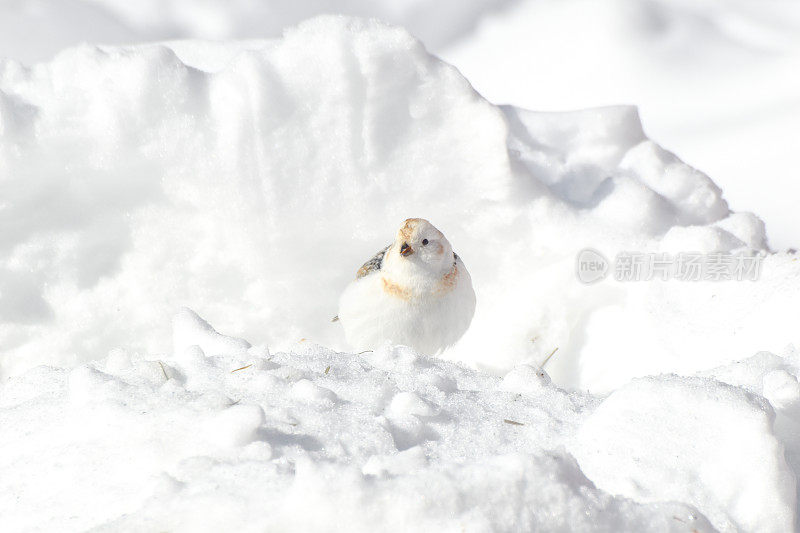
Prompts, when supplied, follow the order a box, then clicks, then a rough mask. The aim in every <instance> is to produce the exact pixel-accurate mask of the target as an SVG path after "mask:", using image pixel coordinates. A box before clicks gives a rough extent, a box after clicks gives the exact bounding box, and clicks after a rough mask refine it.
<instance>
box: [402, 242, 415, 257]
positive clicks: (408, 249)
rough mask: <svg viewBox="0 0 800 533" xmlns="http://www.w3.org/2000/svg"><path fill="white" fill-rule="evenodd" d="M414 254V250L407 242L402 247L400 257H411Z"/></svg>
mask: <svg viewBox="0 0 800 533" xmlns="http://www.w3.org/2000/svg"><path fill="white" fill-rule="evenodd" d="M413 253H414V249H413V248H412V247H410V246H409V245H408V243H407V242H404V243H403V246H401V247H400V255H402V256H403V257H406V256H409V255H411V254H413Z"/></svg>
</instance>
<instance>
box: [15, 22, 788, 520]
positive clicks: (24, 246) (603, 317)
mask: <svg viewBox="0 0 800 533" xmlns="http://www.w3.org/2000/svg"><path fill="white" fill-rule="evenodd" d="M411 216H420V217H425V218H428V219H429V220H431V221H432V222H433V223H434V224H435V225H436V226H437V227H439V228H440V229H441V230H442V231H443V232H444V233H445V234H446V235H447V236H448V239H449V240H450V241H451V242H452V243H453V246H454V248H455V249H456V250H457V252H458V254H459V255H460V256H461V257H462V258H463V259H464V262H465V263H466V264H468V265H469V269H470V273H471V275H472V278H473V284H474V286H475V289H476V293H477V299H478V307H477V311H476V315H475V319H474V320H473V324H472V326H471V327H470V330H469V331H468V332H467V334H466V335H465V337H464V338H463V339H462V341H461V342H460V343H459V344H457V345H456V346H455V347H453V348H452V349H451V350H449V351H448V352H445V353H444V354H442V357H443V358H444V359H450V360H452V361H455V362H447V361H446V360H444V359H431V358H427V357H425V356H422V355H420V354H416V353H413V352H412V351H410V350H408V349H405V348H402V347H389V346H386V347H383V348H381V349H378V350H376V351H375V352H369V353H363V354H351V353H348V352H347V347H346V346H345V344H344V341H343V338H342V333H341V330H340V329H339V325H338V324H335V323H331V322H330V318H331V317H332V316H333V315H334V314H335V312H336V308H337V299H338V297H339V294H340V293H341V291H342V289H343V288H344V286H345V285H346V284H347V283H348V282H349V281H350V280H351V279H352V277H353V276H354V274H355V270H356V269H357V268H358V266H360V265H361V264H362V263H363V261H364V260H366V259H367V258H368V257H369V256H370V255H371V254H372V253H374V252H375V251H376V250H378V249H380V248H382V247H383V246H385V245H386V244H387V243H388V241H389V240H391V236H392V235H393V233H394V230H395V229H396V226H397V224H398V223H399V222H400V221H402V220H403V219H405V218H408V217H411ZM0 228H2V232H0V377H2V379H3V384H2V385H0V406H2V410H0V426H1V427H4V428H8V430H7V431H4V432H3V433H2V435H0V439H2V449H3V450H5V452H4V453H3V454H0V455H2V458H1V459H0V461H2V463H0V464H1V465H2V466H0V468H2V474H1V475H0V479H2V481H0V484H2V486H3V489H2V491H0V515H2V516H4V517H5V516H8V517H11V518H10V520H11V521H12V522H11V523H12V524H14V525H16V526H18V527H19V528H20V529H35V528H37V527H38V528H47V527H48V526H50V527H53V526H55V525H61V524H67V525H68V527H70V528H71V529H74V530H82V529H86V528H90V527H100V528H107V529H113V530H118V529H128V530H134V529H141V528H145V529H146V528H166V529H185V530H196V529H198V528H200V529H209V530H213V529H215V528H216V529H219V527H222V526H223V525H224V526H225V527H226V528H230V527H237V528H239V529H253V530H263V529H265V528H266V529H288V528H290V527H305V528H308V529H329V528H330V526H331V524H338V525H341V526H342V527H345V525H346V526H347V528H348V529H355V530H358V529H359V528H360V529H362V530H371V529H374V528H376V527H380V528H381V529H395V530H405V529H408V528H416V529H419V530H431V529H443V530H461V529H462V528H464V529H466V530H489V529H500V530H516V529H535V530H566V529H569V530H573V531H579V530H594V529H598V528H599V529H607V530H631V531H635V530H644V529H657V530H675V531H691V530H698V531H708V530H712V529H718V530H723V531H732V530H737V529H738V530H745V531H755V530H758V531H786V530H791V529H793V528H794V521H795V509H796V489H795V476H794V472H796V471H798V470H797V469H798V468H799V467H800V448H798V445H797V442H798V441H797V439H796V438H793V436H794V435H796V434H797V431H798V430H800V415H798V413H799V412H800V411H798V405H800V386H799V385H798V381H797V377H798V374H799V373H800V371H799V370H798V364H800V363H799V362H798V354H797V352H796V350H795V349H794V348H793V347H792V345H794V346H797V345H800V342H798V341H799V339H798V337H800V330H798V328H797V323H798V312H797V301H798V297H800V262H798V258H797V256H796V255H793V254H788V253H783V254H775V253H770V250H769V248H768V245H767V239H766V234H765V230H764V227H763V224H762V223H761V222H760V221H759V220H758V218H757V217H755V216H753V215H750V214H747V213H734V212H731V211H730V210H729V209H728V206H727V204H726V203H725V201H724V200H723V199H722V196H721V191H720V190H719V188H718V187H717V186H716V185H715V184H714V183H713V182H712V181H711V180H710V179H709V178H708V177H707V176H705V175H703V174H702V173H700V172H698V171H697V170H695V169H693V168H691V167H690V166H688V165H686V164H685V163H683V162H682V161H680V160H679V159H677V158H676V157H675V156H674V155H672V154H670V153H669V152H667V151H666V150H664V149H663V148H661V147H659V146H658V145H656V144H655V143H653V142H652V141H650V140H648V139H647V137H646V136H645V134H644V133H643V130H642V127H641V124H640V122H639V120H638V116H637V113H636V110H635V109H634V108H630V107H613V108H603V109H593V110H586V111H575V112H569V113H536V112H531V111H525V110H522V109H518V108H513V107H502V108H501V107H497V106H494V105H492V104H490V103H489V102H487V101H486V100H484V99H483V98H482V97H481V96H480V95H478V94H477V93H476V92H475V91H474V90H472V88H471V87H470V85H469V83H468V82H467V80H465V79H464V78H463V77H462V76H461V75H460V74H459V73H458V71H456V70H455V69H454V68H453V67H451V66H449V65H447V64H446V63H444V62H442V61H440V60H438V59H437V58H435V57H433V56H431V55H429V54H428V53H427V52H426V51H425V49H424V48H423V46H422V45H421V44H420V43H419V42H418V41H416V40H415V39H413V38H412V37H411V36H410V35H409V34H408V33H406V32H405V31H404V30H402V29H399V28H392V27H387V26H384V25H382V24H379V23H377V22H367V21H361V20H352V19H346V18H335V17H324V18H320V19H314V20H312V21H309V22H306V23H304V24H302V25H300V26H299V27H297V28H295V29H293V30H290V31H288V32H287V33H286V34H285V36H284V37H283V38H282V39H280V40H274V41H257V42H247V43H242V42H240V43H208V42H191V41H187V42H175V43H167V44H162V45H146V46H145V45H143V46H137V47H131V48H110V47H106V48H96V47H90V46H82V47H78V48H74V49H69V50H66V51H64V52H62V53H60V54H59V55H58V56H57V57H56V58H55V59H54V60H53V61H51V62H49V63H43V64H38V65H35V66H33V67H30V68H28V67H24V66H23V65H21V64H19V63H16V62H14V61H2V62H0ZM586 247H591V248H593V249H595V250H598V251H600V252H601V253H603V254H604V255H605V256H607V257H612V258H613V257H614V256H615V255H616V254H617V253H618V252H620V251H626V250H627V251H640V252H656V251H657V252H670V253H677V252H680V251H687V252H688V251H691V252H702V253H727V252H743V253H749V254H758V255H759V256H762V257H763V261H762V264H761V275H760V278H759V279H758V280H757V281H747V282H744V281H742V282H710V281H706V282H703V281H701V282H696V283H688V282H680V281H674V280H673V281H660V280H650V281H641V282H629V283H622V282H617V281H615V280H614V279H613V278H609V279H606V280H604V281H601V282H599V283H596V284H593V285H584V284H582V283H580V282H579V281H578V279H577V277H576V275H575V270H574V263H575V258H576V255H577V253H578V252H579V251H580V250H582V249H583V248H586ZM183 306H187V307H189V308H191V309H194V310H196V311H198V312H199V313H200V314H201V315H203V316H204V317H206V318H208V319H209V320H210V322H211V323H213V324H214V325H215V326H216V327H217V328H218V329H219V330H220V331H224V332H226V333H228V334H230V335H234V336H235V337H226V336H222V335H220V334H218V333H216V331H215V330H214V329H213V328H211V327H210V326H209V325H208V324H207V323H206V322H205V321H203V320H202V319H200V318H199V317H198V316H197V315H195V314H194V312H192V311H189V310H184V311H182V312H180V313H179V314H178V316H177V318H176V319H175V322H174V324H172V325H171V324H170V319H169V317H171V316H173V315H174V314H175V311H176V309H180V308H182V307H183ZM236 337H242V338H246V339H248V340H249V341H251V342H252V343H253V344H254V345H255V347H254V346H251V345H250V343H249V342H247V341H244V340H241V339H238V338H236ZM301 339H308V340H304V341H303V342H300V343H299V344H298V341H300V340H301ZM171 343H172V344H173V347H172V348H170V345H171ZM267 347H269V348H267ZM554 350H557V351H556V352H555V355H554V356H553V357H552V359H551V360H550V361H549V362H548V364H547V367H546V371H545V370H542V369H541V368H540V363H542V362H543V361H544V360H545V358H546V357H547V356H548V355H549V354H551V353H553V351H554ZM37 365H45V366H37ZM462 365H466V366H462ZM468 367H472V368H471V369H470V368H468ZM660 374H672V375H661V376H659V375H660ZM645 376H651V377H645ZM653 376H656V377H653ZM551 377H552V380H553V382H552V383H551V381H550V378H551ZM633 378H637V379H634V380H633V381H631V380H632V379H633ZM570 390H572V391H578V390H582V391H586V390H588V391H590V392H569V391H570ZM597 394H603V395H607V396H599V395H597ZM596 395H597V396H596ZM668 502H671V503H668ZM265 509H269V510H270V512H269V513H265V511H264V510H265Z"/></svg>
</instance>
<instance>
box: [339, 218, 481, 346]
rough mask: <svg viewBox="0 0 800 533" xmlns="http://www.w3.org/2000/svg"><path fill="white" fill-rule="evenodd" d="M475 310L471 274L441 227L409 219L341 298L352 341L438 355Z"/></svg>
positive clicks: (342, 317)
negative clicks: (395, 346) (408, 348)
mask: <svg viewBox="0 0 800 533" xmlns="http://www.w3.org/2000/svg"><path fill="white" fill-rule="evenodd" d="M474 313H475V291H474V290H473V289H472V279H471V278H470V276H469V272H467V269H466V267H465V266H464V263H463V262H462V261H461V258H459V257H458V255H456V254H455V253H454V252H453V248H452V247H451V246H450V243H449V242H448V241H447V239H446V238H445V236H444V235H443V234H442V232H441V231H439V230H438V229H436V228H435V227H434V226H433V224H431V223H430V222H428V221H427V220H424V219H421V218H409V219H408V220H406V221H405V222H403V225H402V227H401V228H400V229H399V230H398V232H397V237H396V238H395V240H394V243H393V244H391V245H389V246H387V247H386V248H384V249H383V250H381V251H380V252H378V253H377V254H375V256H374V257H373V258H372V259H370V260H369V261H367V262H366V263H364V265H363V266H362V267H361V268H360V269H359V270H358V273H357V274H356V279H355V281H353V282H351V283H350V285H348V286H347V288H346V289H345V291H344V293H343V294H342V297H341V299H340V300H339V320H340V321H341V322H342V326H344V332H345V336H346V337H347V342H348V343H350V344H351V345H352V346H353V348H355V349H356V350H367V349H372V348H375V347H377V346H378V345H380V344H381V343H383V342H386V341H388V342H391V343H393V344H403V345H406V346H410V347H412V348H414V349H415V350H417V351H418V352H421V353H425V354H429V355H434V354H436V353H438V352H440V351H441V350H443V349H444V348H446V347H448V346H450V345H452V344H454V343H455V342H456V341H457V340H458V339H460V338H461V336H462V335H463V334H464V332H465V331H466V330H467V328H468V327H469V324H470V322H471V321H472V315H473V314H474Z"/></svg>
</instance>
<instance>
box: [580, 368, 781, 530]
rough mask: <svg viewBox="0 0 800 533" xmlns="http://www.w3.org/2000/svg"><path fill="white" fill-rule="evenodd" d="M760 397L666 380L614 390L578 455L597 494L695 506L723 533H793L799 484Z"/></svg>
mask: <svg viewBox="0 0 800 533" xmlns="http://www.w3.org/2000/svg"><path fill="white" fill-rule="evenodd" d="M773 419H774V413H773V411H772V408H771V407H770V406H769V404H768V403H767V402H766V401H765V400H764V399H763V398H761V397H758V396H753V395H751V394H748V393H747V392H745V391H744V390H742V389H741V388H738V387H731V386H729V385H723V384H721V383H718V382H715V381H713V380H708V379H702V378H680V377H677V376H665V377H660V378H646V379H639V380H635V381H633V382H632V383H631V384H629V385H626V386H624V387H622V388H621V389H618V390H616V391H614V392H613V393H612V394H611V395H610V396H609V397H608V398H607V399H606V400H605V401H603V403H602V404H601V405H600V406H599V407H598V408H597V410H596V411H595V412H594V413H593V414H592V415H591V416H590V417H589V418H588V420H586V422H585V423H584V424H583V425H582V426H581V428H580V430H579V431H578V434H577V439H576V444H575V445H574V446H572V447H571V451H572V452H573V453H574V454H575V457H576V458H577V459H578V462H579V463H580V465H581V468H582V469H583V470H584V472H586V474H587V475H588V476H589V477H590V479H592V480H593V481H594V482H595V483H596V484H597V486H598V487H600V488H602V489H604V490H607V491H609V492H611V493H612V494H621V495H625V496H628V497H630V498H633V499H635V500H637V501H664V500H671V501H682V502H689V503H691V504H692V505H695V506H696V507H697V508H698V509H699V510H700V511H702V512H703V513H704V514H705V515H706V516H708V518H709V519H710V520H711V521H712V522H713V523H714V525H715V526H716V527H718V528H720V529H721V530H724V531H775V532H778V531H791V530H793V528H794V520H795V506H796V494H795V479H794V475H793V474H792V471H791V470H790V468H789V467H788V465H787V464H786V461H785V459H784V449H783V446H782V445H781V443H780V442H779V440H778V439H777V438H776V436H775V435H774V434H773V430H772V426H773Z"/></svg>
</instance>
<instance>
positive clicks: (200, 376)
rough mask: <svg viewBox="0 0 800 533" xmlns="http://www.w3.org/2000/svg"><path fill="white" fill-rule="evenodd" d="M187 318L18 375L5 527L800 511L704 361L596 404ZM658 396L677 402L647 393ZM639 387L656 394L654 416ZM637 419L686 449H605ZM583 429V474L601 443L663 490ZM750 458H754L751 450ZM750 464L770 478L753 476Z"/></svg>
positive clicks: (441, 367)
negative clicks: (165, 341)
mask: <svg viewBox="0 0 800 533" xmlns="http://www.w3.org/2000/svg"><path fill="white" fill-rule="evenodd" d="M173 326H174V331H175V335H174V350H173V355H169V356H165V357H164V358H163V360H159V359H148V358H142V357H139V356H136V355H132V354H130V353H128V352H125V351H123V350H114V351H113V352H112V353H111V354H109V356H108V357H106V358H105V359H103V360H101V361H98V362H95V363H92V364H89V365H81V366H77V367H75V368H72V369H65V368H53V367H44V366H43V367H39V368H37V369H35V370H32V371H30V372H28V373H26V374H25V375H24V376H20V377H16V378H12V379H11V380H9V381H7V382H6V383H5V384H4V386H3V388H2V389H0V423H1V424H2V427H4V428H13V431H4V432H3V433H2V434H0V446H2V449H3V450H4V453H3V454H2V455H0V474H2V475H0V511H1V512H2V516H3V520H4V526H5V527H6V528H9V529H10V530H26V529H30V528H31V527H33V526H36V527H41V528H44V529H48V528H54V527H56V528H58V529H60V530H64V529H65V528H66V529H68V530H84V529H87V528H92V527H94V528H98V530H100V531H120V530H123V531H142V530H162V529H168V530H171V531H218V530H220V529H225V530H236V531H265V530H267V531H274V530H298V529H301V530H304V531H331V530H341V531H345V530H346V531H374V530H387V531H432V530H436V531H598V530H600V531H713V530H714V526H716V527H717V528H720V529H722V530H732V528H733V527H745V528H746V527H752V526H754V525H757V526H758V527H757V530H758V531H786V530H787V529H788V528H791V526H792V519H793V517H792V512H793V511H792V510H793V497H794V487H793V485H792V483H791V481H792V480H791V474H790V473H789V471H788V469H787V467H786V464H785V462H784V461H783V459H782V453H781V452H782V450H781V449H780V444H779V443H778V441H776V437H775V436H774V435H773V433H772V425H771V421H772V420H771V416H772V410H771V408H770V407H769V406H768V404H767V403H766V402H765V401H763V400H760V401H759V400H758V399H756V397H755V396H752V395H750V394H748V393H745V392H744V391H743V390H742V389H739V388H735V387H731V386H730V385H725V384H722V383H719V382H717V381H714V380H712V379H708V378H695V379H694V380H688V381H687V380H681V379H679V378H669V377H667V378H650V379H649V380H647V381H642V382H635V383H634V384H632V385H630V386H628V387H626V388H623V389H621V390H620V391H618V392H616V393H614V395H612V396H611V397H610V398H609V399H608V400H606V401H605V402H603V403H600V402H599V401H598V400H597V399H595V398H594V397H592V396H589V395H585V394H581V393H567V392H565V391H563V390H561V389H559V388H557V387H555V386H554V385H553V384H552V383H550V380H549V378H548V377H547V374H546V373H545V372H543V371H542V370H540V369H537V368H534V367H531V366H525V365H522V366H519V367H517V368H515V369H514V370H513V371H511V372H510V373H509V374H508V375H506V376H505V377H503V378H502V379H501V378H497V377H491V376H488V375H486V374H483V373H478V372H475V371H472V370H468V369H466V368H463V367H460V366H457V365H454V364H451V363H448V362H445V361H441V360H431V359H427V358H425V357H421V356H419V355H418V354H416V353H414V352H412V351H411V350H408V349H406V348H403V347H384V348H382V349H379V350H376V351H375V352H373V353H370V354H362V355H351V354H344V353H336V352H332V351H330V350H327V349H325V348H323V347H320V346H316V345H312V344H310V343H301V344H299V345H297V346H295V347H294V349H293V351H292V352H288V353H284V352H280V353H270V351H269V350H268V349H267V348H265V347H263V346H252V347H251V346H250V345H249V344H248V343H247V342H245V341H243V340H239V339H234V338H231V337H226V336H224V335H220V334H219V333H217V332H216V331H215V330H214V329H213V328H211V326H209V325H208V324H207V323H206V322H205V321H203V320H202V319H200V318H199V317H198V316H197V315H196V314H194V313H193V312H192V311H189V310H184V311H182V312H181V313H179V314H178V315H177V316H176V318H175V321H174V325H173ZM795 361H796V359H795ZM795 369H796V367H795ZM793 375H795V376H796V374H793ZM795 384H796V381H795ZM687 389H688V390H687ZM687 392H689V394H687ZM654 394H657V395H658V396H654ZM654 397H660V398H662V399H663V403H660V404H659V405H656V406H652V405H651V403H650V402H651V400H650V398H654ZM712 397H717V400H716V401H713V402H712V404H713V409H712V412H711V415H712V416H713V417H720V418H712V419H713V420H715V421H717V423H715V424H711V425H708V426H703V427H699V426H697V425H695V424H699V423H700V422H699V421H698V422H696V423H695V422H693V421H692V416H693V414H694V416H697V414H696V413H697V411H696V410H694V409H693V407H692V406H693V402H696V401H697V400H698V399H701V398H706V401H711V400H710V398H712ZM794 399H795V401H796V400H797V395H796V394H795V396H794ZM642 400H646V401H647V402H648V403H642ZM625 405H634V406H637V405H638V406H639V407H640V408H644V407H645V406H651V407H653V408H652V409H651V410H650V411H649V415H648V416H647V417H646V419H645V420H642V419H641V418H638V417H637V413H639V412H640V411H637V410H636V407H634V408H633V409H634V411H633V412H632V413H630V414H628V412H627V411H626V410H625ZM620 409H623V411H622V413H620V412H619V410H620ZM701 412H705V411H701ZM615 414H616V415H620V414H621V415H622V416H621V417H620V416H615ZM684 417H685V418H684ZM731 418H733V419H736V420H735V423H730V419H731ZM712 419H706V421H708V420H712ZM797 421H800V420H797V419H795V422H797ZM637 425H638V427H639V428H642V426H644V427H645V428H646V435H647V438H648V439H650V440H652V441H654V442H659V443H660V444H659V446H660V447H659V453H663V454H664V455H669V456H670V457H672V456H673V455H674V454H682V455H685V457H683V460H682V461H681V465H682V468H683V469H682V470H680V474H681V475H680V476H678V477H672V476H671V474H670V472H665V471H662V470H659V469H658V464H656V465H654V466H653V465H647V464H645V465H637V464H633V465H631V461H632V460H634V459H635V457H637V456H636V455H633V456H628V455H627V453H626V452H628V451H631V452H632V453H634V454H636V453H640V452H642V450H641V449H637V446H640V445H641V443H640V442H639V441H638V440H637V438H641V435H642V434H641V433H636V434H635V435H634V438H633V439H631V440H630V441H626V442H627V445H628V447H629V448H631V450H629V449H628V448H623V449H619V450H618V449H617V448H616V447H614V446H613V445H614V444H615V443H617V442H619V439H620V438H622V437H621V435H624V433H618V432H620V431H626V430H627V431H633V429H634V428H635V427H637ZM698 429H699V430H700V431H702V433H703V434H702V435H701V436H702V437H703V438H704V439H708V440H707V442H709V443H713V444H714V445H715V451H716V452H717V453H716V455H715V460H714V462H713V463H712V464H703V461H702V460H701V459H702V457H703V456H701V455H699V454H700V453H704V452H705V450H702V449H700V450H697V449H696V448H695V447H694V446H692V444H693V443H695V441H693V440H692V437H697V435H696V434H695V433H694V432H695V431H696V430H698ZM683 432H685V433H686V435H684V434H683ZM20 434H25V435H26V437H25V439H24V440H22V441H21V440H19V439H18V435H20ZM684 436H685V437H688V438H687V439H683V438H682V437H684ZM742 442H744V443H746V444H747V445H748V447H746V448H742ZM603 443H608V444H610V445H612V446H611V447H607V446H603ZM573 447H574V448H575V449H576V450H579V452H580V453H579V455H578V457H579V458H581V459H580V460H581V462H582V463H583V461H584V459H583V457H585V462H586V464H587V465H589V468H587V470H588V471H592V470H595V469H597V468H600V467H598V466H597V465H598V463H597V461H596V459H595V456H596V455H597V453H598V451H597V448H598V447H601V448H602V449H603V450H604V453H608V455H609V457H606V458H604V459H603V461H602V462H601V465H602V468H608V469H609V473H604V472H598V473H597V477H598V479H600V480H602V482H603V483H604V484H608V485H610V486H612V485H613V484H614V483H619V481H618V480H619V479H620V477H622V475H623V474H624V473H625V472H627V473H630V474H632V475H633V476H646V477H645V479H646V480H647V482H648V483H649V484H650V485H648V486H646V489H647V494H646V496H645V497H643V498H642V499H646V500H653V501H659V500H660V501H661V502H662V503H643V504H639V503H635V502H633V501H632V500H630V499H627V498H625V497H622V496H612V495H610V494H609V493H608V492H605V491H604V490H602V489H599V488H597V487H595V485H594V484H593V483H592V482H591V481H589V479H587V478H586V477H585V476H584V474H583V473H582V472H581V468H580V467H579V466H578V464H577V463H576V461H575V459H574V458H573V457H572V455H570V453H569V452H568V451H567V450H568V449H570V448H573ZM743 449H744V450H746V451H748V452H749V454H748V455H744V456H743V455H742V454H741V451H742V450H743ZM647 453H648V456H650V455H649V451H648V452H647ZM654 457H656V458H659V459H660V457H661V456H660V455H657V456H654ZM743 458H744V459H746V460H751V459H752V460H753V461H758V463H757V464H756V465H753V467H752V468H748V469H743V468H742V466H743V465H742V459H743ZM615 466H616V468H615ZM647 468H653V469H655V472H647V471H646V469H647ZM21 471H24V472H25V475H24V476H20V475H15V473H18V472H21ZM731 472H734V474H731ZM713 474H718V475H717V476H716V477H714V476H713ZM693 475H694V476H696V477H695V478H692V477H691V476H693ZM748 475H749V476H750V481H752V482H754V483H757V484H755V485H749V486H747V487H743V486H740V485H739V484H738V482H741V483H745V482H746V481H747V476H748ZM732 476H733V477H732ZM45 478H46V479H47V482H46V483H42V482H41V481H42V479H45ZM698 478H700V481H702V484H699V483H698V480H697V479H698ZM634 479H638V478H637V477H634ZM730 480H736V481H737V484H734V485H731V484H730ZM745 488H747V489H748V490H741V491H739V489H745ZM614 490H616V491H618V492H620V493H622V494H624V493H625V492H626V491H627V492H634V493H635V492H637V490H638V491H642V490H644V488H642V487H639V486H638V485H635V484H634V486H633V487H630V488H626V487H621V488H620V487H616V488H615V489H614ZM693 491H699V492H697V493H694V492H693ZM637 495H638V494H637ZM666 500H673V501H684V502H687V503H686V504H681V503H663V502H664V501H666ZM692 505H693V506H692ZM704 515H705V516H707V517H709V518H710V519H712V520H713V526H712V524H711V523H709V522H708V521H707V519H706V518H705V516H704ZM751 530H756V529H755V528H753V529H751Z"/></svg>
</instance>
